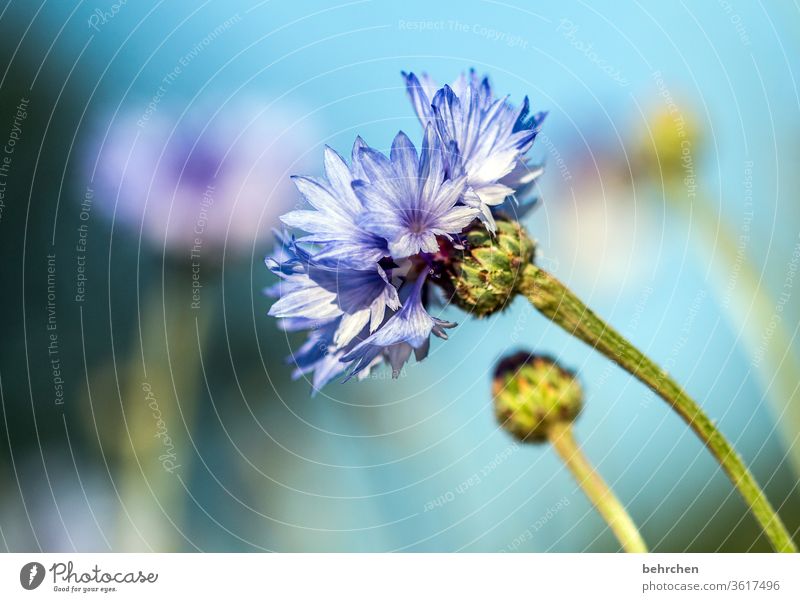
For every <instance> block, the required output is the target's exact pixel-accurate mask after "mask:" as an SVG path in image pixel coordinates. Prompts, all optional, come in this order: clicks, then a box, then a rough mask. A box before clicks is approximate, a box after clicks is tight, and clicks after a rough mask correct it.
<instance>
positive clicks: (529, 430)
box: [492, 351, 583, 442]
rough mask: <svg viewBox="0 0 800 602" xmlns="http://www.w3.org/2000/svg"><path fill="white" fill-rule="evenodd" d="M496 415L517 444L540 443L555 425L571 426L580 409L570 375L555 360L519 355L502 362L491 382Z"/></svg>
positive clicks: (575, 383) (576, 385)
mask: <svg viewBox="0 0 800 602" xmlns="http://www.w3.org/2000/svg"><path fill="white" fill-rule="evenodd" d="M492 397H493V398H494V409H495V415H496V416H497V420H498V422H499V423H500V424H501V425H502V427H503V428H504V429H505V430H507V431H508V432H509V433H511V434H512V435H513V436H514V437H516V438H517V439H519V440H520V441H532V442H537V441H543V440H545V439H546V438H547V434H548V431H549V429H550V427H551V426H552V425H553V424H556V423H564V422H566V423H572V422H573V421H574V420H575V419H576V418H577V417H578V414H580V412H581V409H582V408H583V389H582V388H581V384H580V382H579V381H578V379H577V377H576V376H575V374H574V373H573V372H570V371H569V370H567V369H565V368H562V367H561V366H560V365H559V364H558V362H556V361H555V360H554V359H552V358H550V357H547V356H544V355H534V354H532V353H528V352H526V351H520V352H519V353H516V354H514V355H511V356H508V357H505V358H503V359H502V360H501V361H500V362H499V363H498V364H497V367H496V368H495V374H494V380H493V382H492Z"/></svg>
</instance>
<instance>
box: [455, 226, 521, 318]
mask: <svg viewBox="0 0 800 602" xmlns="http://www.w3.org/2000/svg"><path fill="white" fill-rule="evenodd" d="M464 238H465V241H466V245H465V246H466V248H465V249H464V252H463V254H461V253H453V256H452V258H451V260H450V263H449V266H448V270H447V273H446V278H445V279H444V280H443V283H442V284H443V285H444V287H445V288H446V289H447V290H448V292H449V293H450V296H451V300H452V301H453V302H454V303H455V304H456V305H457V306H458V307H460V308H461V309H463V310H465V311H468V312H469V313H471V314H473V315H475V316H478V317H484V316H488V315H491V314H493V313H495V312H497V311H500V310H501V309H503V308H505V307H506V305H508V304H509V303H510V302H511V300H512V299H513V298H514V296H515V295H516V293H517V285H518V283H519V280H520V278H521V276H522V270H523V269H524V268H525V266H526V265H528V264H529V263H531V262H532V261H533V257H534V253H535V248H536V247H535V243H534V242H533V241H532V240H531V238H530V237H529V236H528V234H527V232H525V229H524V228H523V227H522V226H520V225H519V223H517V222H515V221H512V220H508V219H498V220H497V232H495V234H494V235H492V234H491V233H490V232H489V231H488V230H486V228H485V227H484V226H483V225H482V224H479V223H477V222H476V223H475V224H474V225H472V226H470V227H469V228H468V229H467V230H466V232H465V233H464Z"/></svg>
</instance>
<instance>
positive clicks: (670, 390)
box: [519, 264, 797, 552]
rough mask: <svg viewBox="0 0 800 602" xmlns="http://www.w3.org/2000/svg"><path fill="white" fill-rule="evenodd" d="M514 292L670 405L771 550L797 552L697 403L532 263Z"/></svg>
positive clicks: (555, 280) (739, 463)
mask: <svg viewBox="0 0 800 602" xmlns="http://www.w3.org/2000/svg"><path fill="white" fill-rule="evenodd" d="M519 292H520V293H521V294H523V295H525V297H527V298H528V300H529V301H530V302H531V303H532V304H533V306H534V307H536V308H537V309H538V310H539V311H540V312H541V313H542V314H544V315H545V316H546V317H548V318H549V319H550V320H552V321H553V322H555V323H556V324H558V325H559V326H561V327H562V328H563V329H565V330H566V331H567V332H569V333H570V334H572V335H573V336H575V337H577V338H579V339H580V340H582V341H583V342H585V343H587V344H589V345H591V346H592V347H594V348H595V349H596V350H597V351H599V352H600V353H602V354H603V355H605V356H606V357H607V358H609V359H610V360H612V361H614V362H616V363H617V364H619V365H620V366H621V367H622V368H624V369H625V370H627V371H628V372H629V373H630V374H632V375H633V376H635V377H636V378H638V379H639V380H640V381H642V382H643V383H644V384H645V385H647V386H648V387H650V388H651V389H652V390H653V391H654V392H655V393H657V394H658V395H659V396H660V397H661V398H663V399H664V401H666V402H667V403H668V404H670V406H672V408H673V409H674V410H675V411H676V412H677V413H678V414H679V415H680V416H681V417H682V418H683V419H684V420H685V421H686V423H687V424H688V425H689V426H690V427H691V429H692V430H693V431H694V432H695V433H696V434H697V436H698V437H700V439H701V441H703V443H704V444H705V445H706V447H708V449H709V450H710V451H711V453H712V454H714V457H716V459H717V461H718V462H719V464H720V466H722V468H723V470H725V472H726V473H727V474H728V477H729V478H730V480H731V482H732V483H733V485H734V486H735V487H736V488H737V489H738V490H739V493H740V494H741V495H742V497H743V498H744V500H745V502H747V505H748V506H749V508H750V510H751V512H752V513H753V515H754V516H755V518H756V520H758V522H759V524H760V525H761V527H762V528H763V529H764V533H765V534H766V536H767V537H768V538H769V540H770V542H771V543H772V546H773V547H774V548H775V550H776V551H778V552H796V551H797V548H796V547H795V545H794V543H793V542H792V538H791V536H790V535H789V532H788V531H787V530H786V527H785V526H784V524H783V522H782V521H781V519H780V517H779V516H778V515H777V514H776V513H775V510H774V509H773V508H772V506H771V505H770V503H769V501H768V500H767V498H766V496H765V495H764V492H763V491H762V490H761V488H760V487H759V485H758V483H757V482H756V480H755V478H753V475H752V474H751V473H750V471H749V470H748V469H747V467H746V466H745V465H744V463H743V462H742V459H741V458H740V457H739V455H738V454H737V453H736V451H735V450H734V449H733V447H732V446H731V444H730V443H728V441H727V440H726V439H725V437H724V436H723V435H722V433H721V432H720V431H719V430H718V429H717V427H716V426H714V423H713V422H712V421H711V420H710V419H709V417H708V416H707V415H706V414H705V412H703V410H702V408H701V407H700V406H699V405H698V404H697V402H695V401H694V400H693V399H692V398H691V397H689V396H688V395H687V394H686V393H685V392H684V390H683V389H682V388H681V387H680V386H679V385H678V384H677V383H676V382H675V381H674V380H672V378H670V377H669V375H668V374H667V373H666V372H664V371H663V370H662V369H661V368H659V367H658V366H657V365H656V364H655V363H654V362H653V361H652V360H650V359H649V358H648V357H647V356H645V355H644V354H643V353H642V352H641V351H639V350H638V349H637V348H636V347H634V346H633V345H632V344H631V343H629V342H628V341H627V340H626V339H625V338H624V337H623V336H622V335H620V334H619V333H618V332H617V331H616V330H614V329H613V328H611V326H609V325H608V324H606V323H605V322H604V321H603V320H602V319H600V318H599V317H598V316H597V315H595V313H594V312H593V311H592V310H590V309H589V308H588V307H586V305H585V304H584V303H583V302H582V301H581V300H580V299H578V297H576V296H575V294H574V293H573V292H572V291H570V290H569V289H568V288H567V287H566V286H564V285H563V284H562V283H561V282H559V281H558V280H557V279H556V278H554V277H553V276H551V275H550V274H548V273H547V272H545V271H544V270H542V269H541V268H539V267H537V266H535V265H533V264H529V265H528V266H527V267H526V268H525V270H524V272H523V275H522V280H521V281H520V283H519Z"/></svg>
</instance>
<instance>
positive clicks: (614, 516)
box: [547, 422, 647, 552]
mask: <svg viewBox="0 0 800 602" xmlns="http://www.w3.org/2000/svg"><path fill="white" fill-rule="evenodd" d="M547 438H548V440H549V441H550V443H551V444H552V445H553V447H554V448H555V450H556V452H557V453H558V455H559V456H560V457H561V459H562V460H563V461H564V464H566V465H567V468H569V470H570V472H571V473H572V476H574V477H575V480H576V481H577V482H578V485H580V487H581V489H583V492H584V493H585V494H586V497H588V498H589V500H590V501H591V502H592V504H594V506H595V508H597V511H598V512H599V513H600V515H601V516H602V517H603V518H604V519H605V521H606V522H607V523H608V526H609V527H610V528H611V530H612V531H613V532H614V535H616V536H617V539H618V540H619V543H620V545H621V546H622V549H623V550H625V551H626V552H647V545H645V543H644V540H643V539H642V536H641V535H640V534H639V530H638V529H637V528H636V525H635V524H634V522H633V519H631V517H630V515H629V514H628V512H627V511H626V510H625V506H623V505H622V503H621V502H620V501H619V500H618V499H617V497H616V496H615V495H614V492H613V491H611V488H610V487H609V486H608V485H607V484H606V482H605V481H604V480H603V478H602V477H601V476H600V475H599V474H598V473H597V471H595V469H594V467H593V466H592V465H591V464H590V463H589V460H587V459H586V456H584V455H583V452H582V451H581V449H580V447H579V446H578V443H577V442H576V441H575V437H574V436H573V434H572V426H571V425H570V424H569V423H568V422H558V423H556V424H554V425H553V426H551V427H550V429H549V431H548V433H547Z"/></svg>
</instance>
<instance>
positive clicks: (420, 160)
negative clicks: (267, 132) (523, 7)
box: [266, 76, 538, 390]
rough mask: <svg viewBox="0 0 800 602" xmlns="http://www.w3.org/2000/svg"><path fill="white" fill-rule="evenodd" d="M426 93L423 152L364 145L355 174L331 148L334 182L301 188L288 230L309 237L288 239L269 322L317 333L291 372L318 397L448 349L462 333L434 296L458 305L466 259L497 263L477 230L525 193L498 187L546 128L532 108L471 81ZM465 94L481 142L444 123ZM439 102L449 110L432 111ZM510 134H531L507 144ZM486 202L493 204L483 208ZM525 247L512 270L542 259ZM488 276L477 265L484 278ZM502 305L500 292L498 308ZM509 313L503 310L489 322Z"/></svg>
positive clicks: (329, 174) (357, 149) (402, 140)
mask: <svg viewBox="0 0 800 602" xmlns="http://www.w3.org/2000/svg"><path fill="white" fill-rule="evenodd" d="M411 77H413V76H411ZM414 79H415V81H417V80H416V78H414ZM473 79H474V76H473ZM425 82H426V83H425V84H423V83H421V82H419V81H417V85H418V86H419V87H420V90H423V87H424V86H425V89H424V90H423V91H421V92H420V93H419V94H418V95H417V96H416V98H417V99H418V101H419V102H417V103H416V104H415V106H416V107H417V111H418V113H420V115H421V118H422V116H428V117H429V119H427V120H425V133H424V137H423V141H422V144H421V145H420V147H419V151H417V148H416V147H415V146H414V144H413V143H412V142H411V140H410V139H409V138H408V136H406V135H405V134H404V133H403V132H400V133H398V134H397V136H395V138H394V141H393V142H392V145H391V149H390V151H389V153H388V155H386V154H384V153H382V152H380V151H378V150H376V149H374V148H372V147H370V146H368V145H367V144H366V143H365V142H364V141H363V140H361V139H360V138H357V139H356V141H355V144H354V145H353V150H352V153H351V158H350V164H349V165H348V164H347V162H346V161H345V159H343V158H342V157H341V156H339V155H338V154H337V153H336V152H335V151H334V150H332V149H330V148H326V149H325V151H324V159H325V161H324V163H325V177H324V178H313V177H308V176H298V177H294V178H293V180H294V183H295V185H296V187H297V189H298V190H299V192H300V194H301V195H302V196H303V197H304V199H305V200H306V201H307V202H308V204H309V205H310V207H309V208H304V209H296V210H294V211H290V212H289V213H286V214H285V215H283V216H282V218H281V220H282V221H283V223H284V224H285V225H286V226H288V227H290V228H293V229H297V230H300V231H302V232H300V233H298V234H297V236H296V237H295V236H291V235H289V234H281V235H280V236H279V237H278V238H279V240H278V245H277V247H276V249H275V251H274V252H273V254H272V255H271V256H270V257H267V259H266V263H267V266H268V267H269V269H270V270H271V271H272V272H273V273H274V274H275V275H276V276H277V277H278V278H279V282H278V283H277V284H276V285H274V286H272V287H269V288H268V289H267V290H266V292H267V294H268V295H270V296H273V297H276V298H277V301H275V303H274V304H273V305H272V307H271V308H270V310H269V313H270V315H272V316H275V317H276V318H279V320H280V321H279V326H280V327H281V328H283V329H284V330H286V331H289V332H294V331H302V330H309V331H310V333H309V336H308V339H307V340H306V342H305V343H304V344H303V345H302V346H301V347H300V348H299V349H297V351H296V352H295V353H294V354H293V355H292V357H291V358H290V361H291V362H292V363H293V364H294V365H295V366H296V369H295V371H294V376H295V377H302V376H306V377H309V378H310V380H311V383H312V386H313V387H314V389H315V390H317V389H319V388H321V387H322V386H324V385H325V384H326V383H327V382H329V381H330V380H331V379H332V378H335V377H336V376H338V375H345V378H350V377H352V376H358V377H364V376H365V375H367V374H368V373H369V371H370V370H371V369H372V368H373V367H374V366H376V365H377V364H380V363H383V362H386V363H388V364H389V365H390V366H391V369H392V375H393V376H394V377H397V376H398V375H399V374H400V372H401V370H402V367H403V365H404V364H405V363H406V362H407V361H408V360H409V359H410V358H411V356H412V355H413V356H414V357H415V358H416V359H417V360H418V361H419V360H422V359H423V358H425V357H426V356H427V354H428V350H429V346H430V339H431V335H434V336H436V337H439V338H442V339H446V338H447V333H446V330H447V329H450V328H453V327H454V326H455V323H453V322H449V321H446V320H443V319H439V318H436V317H434V316H432V315H431V314H430V313H429V312H428V305H429V303H428V302H429V300H430V299H431V297H432V289H433V287H435V286H439V287H441V288H442V289H443V290H444V292H445V293H450V294H459V291H460V290H461V289H457V288H454V286H453V281H454V278H460V277H461V275H463V273H464V270H463V269H460V268H459V266H462V264H463V262H459V261H458V259H457V256H460V255H464V256H465V257H466V256H467V254H469V253H471V254H470V255H469V257H470V258H471V259H470V260H472V259H475V261H478V260H481V261H483V260H484V259H487V257H488V255H487V253H489V251H488V250H486V249H477V248H475V249H474V252H471V251H470V246H475V244H476V243H475V241H474V240H473V239H474V238H475V236H476V235H475V231H476V229H477V230H479V231H480V232H483V236H485V238H486V239H487V241H488V242H486V241H485V242H486V244H485V245H484V246H486V247H487V248H488V247H490V246H491V245H492V244H493V243H492V240H493V239H492V237H491V236H489V234H488V233H487V231H486V230H485V228H484V226H481V222H480V221H478V220H482V221H483V222H484V223H485V224H487V225H489V226H491V227H492V228H494V227H495V221H494V219H493V216H492V214H491V211H490V210H489V209H488V206H489V204H492V205H493V206H496V205H497V204H498V203H499V202H500V201H502V200H503V199H504V198H505V196H507V194H511V193H513V192H514V189H512V188H510V187H508V186H506V185H505V184H500V183H499V179H502V178H503V177H505V176H507V175H508V174H509V173H511V172H512V171H513V170H514V163H515V162H516V163H519V162H520V161H521V159H520V157H521V156H522V154H524V152H526V151H527V149H528V148H529V147H530V143H532V141H533V137H534V136H535V130H536V128H538V124H537V125H532V123H530V122H529V121H526V120H525V116H526V115H527V105H526V106H525V107H524V108H523V109H521V110H519V111H516V110H513V109H512V108H511V107H510V106H509V105H508V104H507V103H506V102H505V101H504V100H503V101H495V100H492V98H491V91H490V90H489V89H488V83H487V82H484V83H483V84H481V86H482V87H480V88H475V85H476V84H475V83H474V82H473V81H472V80H469V81H468V80H466V79H463V81H462V83H460V84H458V85H456V86H454V88H453V89H451V88H449V87H447V88H446V89H444V90H440V91H439V92H435V90H434V88H433V85H432V83H431V82H430V81H429V80H427V79H425ZM473 88H474V89H473ZM455 90H458V92H459V93H460V95H461V97H462V98H463V99H464V102H466V103H467V106H469V107H472V106H473V105H474V106H476V107H481V111H483V113H481V115H480V116H479V118H473V117H470V118H469V119H473V120H474V119H477V121H475V122H474V123H473V122H471V121H470V122H468V123H464V124H462V125H463V126H464V127H467V128H469V127H472V126H473V125H475V124H477V125H478V126H479V130H480V131H478V132H474V133H469V134H465V133H464V132H461V131H455V129H454V124H455V123H456V118H455V117H452V118H448V119H445V118H444V117H441V116H440V117H438V118H437V115H439V114H440V113H441V114H442V115H443V114H444V111H445V109H446V110H447V111H449V114H451V115H455V112H457V111H458V110H460V109H459V106H460V104H459V103H460V102H461V100H459V95H458V94H456V93H455ZM448 91H449V92H448ZM451 93H452V94H453V96H452V98H449V97H447V94H451ZM431 95H433V96H434V97H435V98H439V97H441V98H442V99H443V100H442V102H441V103H433V104H431V102H428V100H427V99H428V98H429V97H430V96H431ZM445 105H446V106H445ZM470 110H471V109H470ZM476 114H477V113H476ZM459 119H460V117H459ZM519 124H522V125H519ZM506 126H508V128H512V129H513V128H514V127H518V128H521V129H518V130H517V131H516V132H514V133H512V134H509V135H506V134H508V132H506V131H505V130H506V129H507V128H506ZM517 132H518V133H517ZM479 134H480V135H479ZM482 136H486V137H487V138H486V139H483V138H482ZM503 136H506V137H505V139H502V137H503ZM509 149H513V152H511V151H510V150H509ZM465 151H466V152H465ZM481 161H483V164H481ZM508 162H511V166H510V167H509V168H508V169H507V170H506V166H505V163H508ZM492 169H494V171H492ZM496 180H497V181H496ZM493 186H494V187H495V188H496V187H498V186H504V188H503V189H502V192H503V194H502V198H500V197H499V196H498V197H497V199H495V198H489V197H488V196H486V195H489V194H490V193H491V191H492V190H493V188H492V187H493ZM477 191H479V192H481V194H483V195H484V198H485V199H488V200H489V201H491V203H486V202H485V200H483V201H482V200H480V199H481V197H479V196H478V195H477ZM476 199H477V200H476ZM495 200H497V202H494V201H495ZM503 223H505V222H503ZM510 231H511V230H509V232H510ZM515 232H516V230H515ZM503 233H505V230H503ZM503 235H504V236H505V234H503ZM509 236H510V235H509ZM518 238H519V237H518ZM481 240H483V238H481ZM525 240H527V239H525ZM514 244H516V245H517V246H516V247H515V246H514V245H513V244H512V245H511V246H509V247H508V249H506V248H505V247H503V252H505V251H508V252H509V253H510V255H508V257H506V255H503V257H502V258H501V259H503V260H504V261H506V263H504V264H502V265H506V264H508V265H511V263H513V262H516V264H515V266H518V265H519V263H520V262H524V261H530V259H531V258H532V255H533V251H532V248H529V246H524V245H523V246H524V248H522V247H520V246H519V244H517V243H514ZM507 246H508V245H507ZM512 247H513V248H512ZM512 255H513V257H512ZM476 258H477V259H476ZM509 262H511V263H509ZM495 263H496V264H497V265H498V266H500V265H501V263H502V262H501V263H497V262H495ZM470 265H472V264H470ZM476 265H477V264H476ZM492 265H493V266H494V265H495V264H494V263H493V264H492ZM498 269H500V268H498ZM481 270H483V268H482V267H481V266H480V265H478V266H477V267H476V271H481ZM456 272H458V274H456ZM506 276H509V277H510V278H511V279H512V280H513V278H514V275H513V274H505V275H503V277H506ZM476 278H478V279H479V275H477V276H476ZM476 282H477V281H476ZM512 288H513V287H512ZM462 292H463V291H462ZM501 295H502V291H500V290H494V289H492V299H496V298H499V297H500V296H501ZM462 296H464V295H462ZM470 298H471V297H470ZM461 301H463V300H461V299H459V301H458V303H459V305H461V306H466V305H467V302H466V301H464V302H463V303H462V302H461ZM506 302H507V299H503V300H502V302H498V303H493V306H492V308H491V309H486V311H485V312H484V313H490V311H494V310H496V309H498V308H502V307H504V306H505V304H506ZM484 305H485V303H484ZM481 307H483V305H482V306H481ZM470 310H471V311H472V310H474V307H472V306H470Z"/></svg>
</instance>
